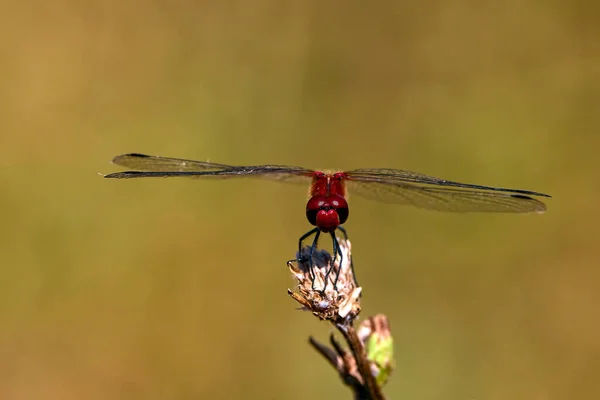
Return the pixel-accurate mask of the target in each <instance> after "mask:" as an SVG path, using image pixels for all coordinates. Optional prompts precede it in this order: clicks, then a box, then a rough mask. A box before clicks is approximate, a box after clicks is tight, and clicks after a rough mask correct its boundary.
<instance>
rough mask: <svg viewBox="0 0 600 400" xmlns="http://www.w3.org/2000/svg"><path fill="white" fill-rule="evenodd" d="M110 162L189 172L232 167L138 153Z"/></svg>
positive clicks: (151, 169) (141, 167)
mask: <svg viewBox="0 0 600 400" xmlns="http://www.w3.org/2000/svg"><path fill="white" fill-rule="evenodd" d="M112 162H113V164H117V165H120V166H122V167H127V168H131V169H134V170H137V171H162V172H183V171H188V172H190V171H206V170H210V169H226V168H232V166H231V165H225V164H217V163H211V162H203V161H195V160H185V159H183V158H170V157H160V156H149V155H146V154H140V153H130V154H123V155H120V156H116V157H115V158H113V160H112Z"/></svg>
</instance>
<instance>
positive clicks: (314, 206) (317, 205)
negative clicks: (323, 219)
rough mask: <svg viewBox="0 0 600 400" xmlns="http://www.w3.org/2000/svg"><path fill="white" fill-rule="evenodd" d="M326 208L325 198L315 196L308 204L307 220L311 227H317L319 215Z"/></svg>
mask: <svg viewBox="0 0 600 400" xmlns="http://www.w3.org/2000/svg"><path fill="white" fill-rule="evenodd" d="M325 206H326V202H325V197H324V196H313V197H311V198H310V200H309V201H308V203H306V218H307V219H308V222H310V224H311V225H315V226H316V225H317V213H318V212H319V211H320V210H322V209H323V208H324V207H325Z"/></svg>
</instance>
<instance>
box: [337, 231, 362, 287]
mask: <svg viewBox="0 0 600 400" xmlns="http://www.w3.org/2000/svg"><path fill="white" fill-rule="evenodd" d="M338 229H339V230H340V231H342V233H343V234H344V239H346V240H348V232H346V228H344V227H343V226H338ZM340 265H341V263H340ZM350 269H351V270H352V277H353V278H354V285H355V286H356V287H359V285H358V281H357V280H356V274H355V273H354V260H352V257H350ZM336 282H337V279H336Z"/></svg>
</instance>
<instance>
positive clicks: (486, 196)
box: [104, 153, 551, 290]
mask: <svg viewBox="0 0 600 400" xmlns="http://www.w3.org/2000/svg"><path fill="white" fill-rule="evenodd" d="M112 162H113V163H114V164H117V165H120V166H123V167H126V168H130V169H131V171H123V172H115V173H111V174H108V175H105V176H104V177H105V178H109V179H134V178H170V177H188V178H200V179H210V178H216V179H226V178H238V177H259V178H265V179H273V180H278V181H283V182H301V183H305V184H306V183H309V192H308V202H307V203H306V218H307V219H308V222H309V223H310V224H311V225H313V226H314V228H313V229H311V230H310V231H308V232H306V233H305V234H304V235H302V236H301V237H300V239H299V241H298V254H302V252H301V250H302V243H303V242H304V241H305V240H306V239H308V238H309V237H310V236H313V235H314V238H313V241H312V244H311V246H310V251H309V256H308V258H309V264H310V270H311V277H312V279H313V285H314V277H315V275H314V271H313V262H312V258H313V253H314V251H315V249H316V248H317V245H318V240H319V237H320V235H321V233H323V234H329V235H330V236H331V239H332V241H333V259H332V261H331V265H332V267H330V269H329V270H328V271H327V273H326V276H325V282H326V283H327V282H328V277H329V274H330V273H331V271H332V270H333V263H334V262H335V260H336V258H337V257H338V256H339V264H338V265H341V262H342V257H343V255H342V253H341V250H340V246H339V243H338V239H337V238H336V235H335V232H336V231H337V230H338V229H339V230H340V231H341V232H342V233H343V234H344V236H345V237H346V238H347V232H346V230H345V229H344V228H343V226H342V224H344V223H345V222H346V221H347V220H348V216H349V207H348V201H347V197H348V193H347V189H348V190H349V191H350V192H352V193H354V194H357V195H359V196H361V197H364V198H367V199H373V200H379V201H383V202H386V203H396V204H405V205H412V206H416V207H419V208H423V209H428V210H435V211H447V212H459V213H464V212H496V213H543V212H544V211H545V210H546V205H545V204H544V203H543V202H542V201H540V200H538V199H536V198H535V197H546V198H550V197H551V196H550V195H548V194H545V193H541V192H534V191H531V190H522V189H507V188H502V187H493V186H484V185H474V184H469V183H460V182H455V181H451V180H446V179H441V178H436V177H434V176H429V175H425V174H422V173H419V172H411V171H405V170H399V169H390V168H363V169H354V170H351V171H341V172H324V171H317V170H313V169H307V168H303V167H295V166H290V165H245V166H237V165H227V164H218V163H214V162H204V161H195V160H186V159H181V158H171V157H161V156H151V155H146V154H140V153H129V154H123V155H120V156H117V157H115V158H114V159H113V160H112ZM299 257H301V256H299ZM352 268H353V265H352ZM339 270H340V269H338V271H337V273H336V276H335V277H334V279H333V285H334V288H335V287H336V284H337V279H338V278H339ZM313 289H314V286H313ZM323 290H324V288H323Z"/></svg>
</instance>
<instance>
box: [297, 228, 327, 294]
mask: <svg viewBox="0 0 600 400" xmlns="http://www.w3.org/2000/svg"><path fill="white" fill-rule="evenodd" d="M320 234H321V231H320V230H319V228H314V229H311V230H310V231H308V232H306V233H305V234H304V235H302V236H301V237H300V240H299V241H298V262H303V261H306V260H305V259H304V257H303V256H302V242H303V241H304V240H305V239H306V238H308V237H309V236H311V235H315V239H314V240H313V242H312V245H311V246H310V250H309V252H308V263H309V264H308V265H309V266H308V268H309V271H310V279H311V283H312V286H313V287H312V288H313V290H314V286H315V271H314V269H313V268H314V267H313V253H314V251H315V248H316V246H317V241H318V240H319V236H320Z"/></svg>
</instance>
